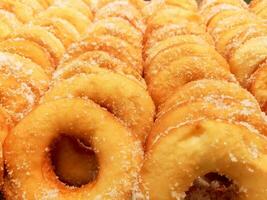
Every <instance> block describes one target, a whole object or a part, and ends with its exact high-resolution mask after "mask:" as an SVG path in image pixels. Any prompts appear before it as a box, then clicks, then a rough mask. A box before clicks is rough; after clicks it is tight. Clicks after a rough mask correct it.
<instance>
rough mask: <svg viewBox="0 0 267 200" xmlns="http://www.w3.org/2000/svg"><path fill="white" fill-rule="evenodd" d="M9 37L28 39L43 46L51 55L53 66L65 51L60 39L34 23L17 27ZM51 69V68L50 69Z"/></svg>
mask: <svg viewBox="0 0 267 200" xmlns="http://www.w3.org/2000/svg"><path fill="white" fill-rule="evenodd" d="M11 38H22V39H25V40H30V41H32V42H35V43H37V44H39V45H40V46H42V47H44V48H45V49H46V50H47V52H48V53H49V54H50V56H51V60H52V61H53V66H54V68H55V67H56V65H57V64H58V62H59V60H60V58H61V57H62V55H63V54H64V52H65V48H64V46H63V44H62V43H61V41H60V40H59V39H58V38H57V37H56V36H55V35H54V34H53V33H51V32H49V31H48V30H46V29H45V28H44V27H41V26H36V25H25V26H22V27H21V28H19V29H18V30H17V31H16V32H15V33H14V34H12V35H11ZM52 71H53V70H52Z"/></svg>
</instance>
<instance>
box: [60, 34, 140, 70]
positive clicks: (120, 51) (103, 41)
mask: <svg viewBox="0 0 267 200" xmlns="http://www.w3.org/2000/svg"><path fill="white" fill-rule="evenodd" d="M94 50H98V51H105V52H108V53H109V54H111V55H113V56H115V57H116V58H118V59H120V60H122V61H124V62H126V63H127V64H128V65H129V66H131V67H132V68H134V69H135V70H137V72H138V73H139V74H142V71H143V64H142V55H141V54H140V52H139V51H138V50H136V49H135V48H134V47H133V46H132V45H130V44H129V43H127V42H126V41H124V40H122V39H120V38H118V37H114V36H111V35H100V36H92V37H91V36H90V37H86V38H85V39H83V40H81V41H79V42H77V43H74V44H73V45H71V46H70V47H69V49H68V51H67V53H66V54H65V55H64V56H63V58H62V59H61V63H60V64H61V65H62V64H65V63H68V62H70V61H71V60H73V59H75V58H77V57H78V56H81V55H82V54H84V53H86V52H88V51H94Z"/></svg>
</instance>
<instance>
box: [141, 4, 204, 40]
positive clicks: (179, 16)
mask: <svg viewBox="0 0 267 200" xmlns="http://www.w3.org/2000/svg"><path fill="white" fill-rule="evenodd" d="M187 23H196V24H197V25H198V27H200V28H201V27H204V24H203V21H202V19H201V17H200V16H199V15H198V14H196V13H195V12H192V11H190V10H184V9H182V8H179V7H173V8H165V9H161V10H160V12H158V13H157V14H156V15H154V16H152V17H151V18H150V19H148V20H147V24H148V26H147V30H146V33H145V37H146V38H148V37H149V35H151V33H152V32H153V31H155V30H157V29H159V28H161V27H162V26H165V25H167V24H187ZM201 25H203V26H201Z"/></svg>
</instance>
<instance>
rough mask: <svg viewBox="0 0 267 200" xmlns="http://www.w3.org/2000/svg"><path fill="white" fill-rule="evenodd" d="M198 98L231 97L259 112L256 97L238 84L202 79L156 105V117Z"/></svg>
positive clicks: (204, 99)
mask: <svg viewBox="0 0 267 200" xmlns="http://www.w3.org/2000/svg"><path fill="white" fill-rule="evenodd" d="M199 99H202V100H203V101H210V100H211V99H213V100H217V99H219V100H220V99H231V100H234V101H236V102H240V103H244V105H246V106H251V107H253V108H254V109H255V110H257V112H261V110H260V108H259V105H258V102H257V101H256V99H255V98H254V97H253V96H252V95H251V94H250V93H249V92H248V91H247V90H245V89H243V88H241V87H240V86H239V85H238V84H235V83H229V82H226V81H220V80H207V79H203V80H198V81H193V82H190V83H187V84H186V85H184V86H183V87H180V88H179V89H177V90H176V91H175V92H174V93H173V95H172V96H171V97H170V98H169V99H168V100H167V101H165V102H164V103H163V104H162V105H161V106H159V107H158V113H157V118H159V117H160V116H161V115H163V114H164V113H166V112H168V111H170V110H172V109H173V108H175V107H176V106H179V105H180V104H183V103H185V102H187V103H189V102H192V101H195V100H199Z"/></svg>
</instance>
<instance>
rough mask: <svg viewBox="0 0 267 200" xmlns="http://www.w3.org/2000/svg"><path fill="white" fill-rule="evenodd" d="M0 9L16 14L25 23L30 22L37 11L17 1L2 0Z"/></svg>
mask: <svg viewBox="0 0 267 200" xmlns="http://www.w3.org/2000/svg"><path fill="white" fill-rule="evenodd" d="M0 9H3V10H6V11H9V12H11V13H14V14H15V15H16V17H17V18H18V19H19V20H20V21H21V22H23V23H26V22H28V21H30V20H31V19H32V18H33V16H34V15H35V11H34V10H33V9H32V8H31V7H30V6H29V5H26V4H23V3H21V2H19V1H15V0H1V2H0Z"/></svg>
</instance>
